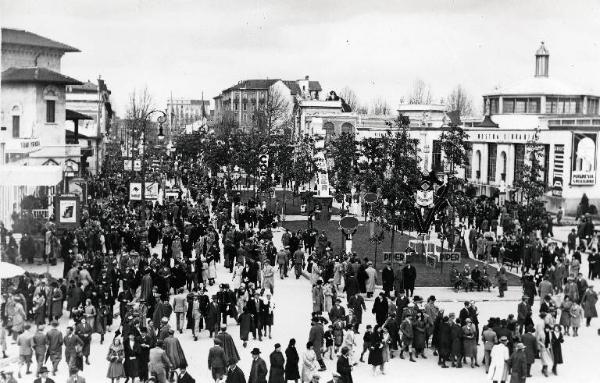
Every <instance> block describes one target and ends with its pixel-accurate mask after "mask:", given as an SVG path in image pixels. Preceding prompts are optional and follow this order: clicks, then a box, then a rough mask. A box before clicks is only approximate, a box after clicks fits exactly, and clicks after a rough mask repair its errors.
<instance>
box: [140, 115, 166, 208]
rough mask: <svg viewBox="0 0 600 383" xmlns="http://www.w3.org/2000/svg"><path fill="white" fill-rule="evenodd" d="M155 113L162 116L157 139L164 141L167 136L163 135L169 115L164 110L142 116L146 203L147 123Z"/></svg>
mask: <svg viewBox="0 0 600 383" xmlns="http://www.w3.org/2000/svg"><path fill="white" fill-rule="evenodd" d="M154 113H160V114H161V115H160V116H158V118H157V119H156V122H158V135H157V138H158V139H159V140H163V139H164V138H165V135H164V133H163V124H164V123H165V122H166V121H167V113H166V112H164V111H162V110H157V109H155V110H151V111H149V112H148V113H146V114H145V115H144V116H142V120H143V126H142V134H143V143H142V145H143V147H144V151H143V155H142V201H144V202H145V201H146V155H147V154H146V152H147V151H146V150H145V149H146V128H147V124H146V121H147V120H148V119H149V118H150V115H152V114H154Z"/></svg>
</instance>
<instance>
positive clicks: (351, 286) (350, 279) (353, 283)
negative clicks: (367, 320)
mask: <svg viewBox="0 0 600 383" xmlns="http://www.w3.org/2000/svg"><path fill="white" fill-rule="evenodd" d="M350 270H351V269H350ZM344 290H346V296H347V297H351V296H353V295H354V294H356V293H357V292H358V291H359V290H358V280H357V279H356V276H355V275H354V273H352V272H349V273H348V274H346V286H344Z"/></svg>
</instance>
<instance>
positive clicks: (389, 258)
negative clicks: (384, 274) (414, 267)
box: [383, 251, 406, 263]
mask: <svg viewBox="0 0 600 383" xmlns="http://www.w3.org/2000/svg"><path fill="white" fill-rule="evenodd" d="M383 261H384V262H392V263H406V253H405V252H403V251H399V252H396V253H392V252H389V251H387V252H384V253H383Z"/></svg>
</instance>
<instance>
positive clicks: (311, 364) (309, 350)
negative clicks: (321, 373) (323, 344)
mask: <svg viewBox="0 0 600 383" xmlns="http://www.w3.org/2000/svg"><path fill="white" fill-rule="evenodd" d="M316 370H317V356H316V354H315V351H314V350H313V345H312V342H308V343H307V344H306V351H305V352H304V355H302V382H303V383H304V382H310V381H311V379H312V376H313V374H314V371H316Z"/></svg>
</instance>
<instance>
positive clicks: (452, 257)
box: [440, 251, 460, 263]
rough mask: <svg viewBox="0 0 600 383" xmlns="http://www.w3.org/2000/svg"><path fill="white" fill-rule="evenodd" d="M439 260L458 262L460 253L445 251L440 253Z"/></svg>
mask: <svg viewBox="0 0 600 383" xmlns="http://www.w3.org/2000/svg"><path fill="white" fill-rule="evenodd" d="M440 262H444V263H460V253H459V252H456V251H454V252H446V251H444V252H443V253H441V254H440Z"/></svg>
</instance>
